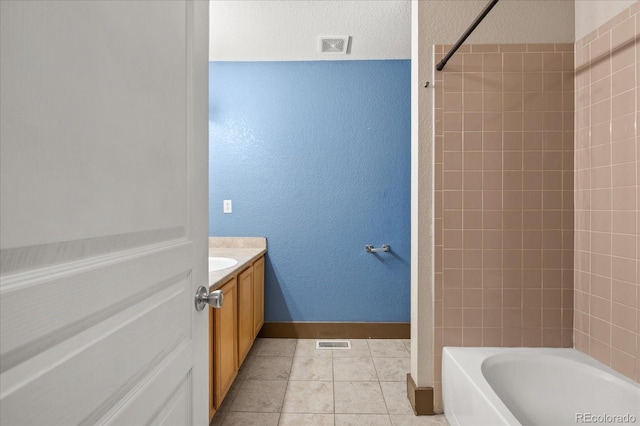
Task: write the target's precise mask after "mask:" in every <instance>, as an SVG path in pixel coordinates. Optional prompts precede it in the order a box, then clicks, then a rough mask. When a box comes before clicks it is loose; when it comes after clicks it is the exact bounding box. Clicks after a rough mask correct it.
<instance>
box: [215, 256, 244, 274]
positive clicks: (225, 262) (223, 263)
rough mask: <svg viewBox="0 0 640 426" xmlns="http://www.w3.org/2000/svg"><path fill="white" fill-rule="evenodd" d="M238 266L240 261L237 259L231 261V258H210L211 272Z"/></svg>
mask: <svg viewBox="0 0 640 426" xmlns="http://www.w3.org/2000/svg"><path fill="white" fill-rule="evenodd" d="M237 264H238V261H237V260H235V259H231V258H230V257H217V256H216V257H210V258H209V272H213V271H220V270H222V269H227V268H231V267H232V266H236V265H237Z"/></svg>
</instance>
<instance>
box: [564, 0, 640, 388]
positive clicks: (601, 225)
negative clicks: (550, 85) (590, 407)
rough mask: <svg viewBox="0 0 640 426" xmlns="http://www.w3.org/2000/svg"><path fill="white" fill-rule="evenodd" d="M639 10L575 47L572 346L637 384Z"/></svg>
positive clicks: (639, 324) (639, 374) (613, 21)
mask: <svg viewBox="0 0 640 426" xmlns="http://www.w3.org/2000/svg"><path fill="white" fill-rule="evenodd" d="M639 35H640V10H639V8H638V7H637V6H635V7H634V6H632V7H631V8H629V9H627V10H625V11H623V12H622V13H621V14H619V15H618V16H616V17H614V18H613V19H611V20H610V21H609V22H607V23H605V24H604V25H603V26H601V27H600V28H598V29H597V30H595V31H594V32H592V33H591V34H589V35H587V36H585V37H584V38H583V39H581V40H578V41H577V42H576V64H575V67H576V101H575V104H576V120H575V122H576V153H575V154H576V155H575V168H576V175H575V182H576V200H575V203H576V216H575V222H576V239H575V264H576V274H575V284H574V285H575V291H576V312H575V347H576V348H577V349H579V350H581V351H583V352H585V353H587V354H589V355H591V356H593V357H594V358H596V359H598V360H599V361H601V362H603V363H604V364H606V365H608V366H611V367H612V368H613V369H615V370H617V371H619V372H621V373H622V374H625V375H626V376H628V377H630V378H632V379H634V380H636V381H640V358H639V355H640V337H639V336H640V335H639V334H638V333H639V332H640V314H639V309H638V308H639V307H640V291H639V288H638V287H639V286H638V277H639V276H640V261H639V255H640V236H639V235H640V234H639V231H640V215H639V214H638V202H639V201H640V200H639V198H640V194H639V191H638V188H639V183H640V161H639V158H640V157H639V156H640V150H639V149H638V129H637V126H638V115H639V112H638V111H639V100H638V97H639V93H640V88H639V87H640V86H639V84H638V74H639V72H640V47H639V43H638V36H639Z"/></svg>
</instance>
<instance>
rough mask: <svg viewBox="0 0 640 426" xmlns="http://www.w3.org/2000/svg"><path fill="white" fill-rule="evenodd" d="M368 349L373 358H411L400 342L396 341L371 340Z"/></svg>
mask: <svg viewBox="0 0 640 426" xmlns="http://www.w3.org/2000/svg"><path fill="white" fill-rule="evenodd" d="M369 349H370V350H371V356H372V357H374V358H409V357H410V356H411V355H410V354H409V352H407V348H406V347H405V346H404V343H403V342H402V340H398V339H371V340H369Z"/></svg>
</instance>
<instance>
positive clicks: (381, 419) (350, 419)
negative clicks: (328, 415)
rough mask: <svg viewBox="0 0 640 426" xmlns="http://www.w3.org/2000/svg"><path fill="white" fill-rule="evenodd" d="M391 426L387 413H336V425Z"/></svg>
mask: <svg viewBox="0 0 640 426" xmlns="http://www.w3.org/2000/svg"><path fill="white" fill-rule="evenodd" d="M365 425H366V426H391V419H389V415H387V414H336V426H365Z"/></svg>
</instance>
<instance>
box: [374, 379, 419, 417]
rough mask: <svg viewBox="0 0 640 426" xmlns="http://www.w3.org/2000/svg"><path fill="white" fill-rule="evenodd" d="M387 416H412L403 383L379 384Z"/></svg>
mask: <svg viewBox="0 0 640 426" xmlns="http://www.w3.org/2000/svg"><path fill="white" fill-rule="evenodd" d="M380 387H381V388H382V395H383V396H384V401H385V402H386V403H387V411H388V412H389V414H413V408H411V403H410V402H409V398H407V384H406V383H403V382H380Z"/></svg>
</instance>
